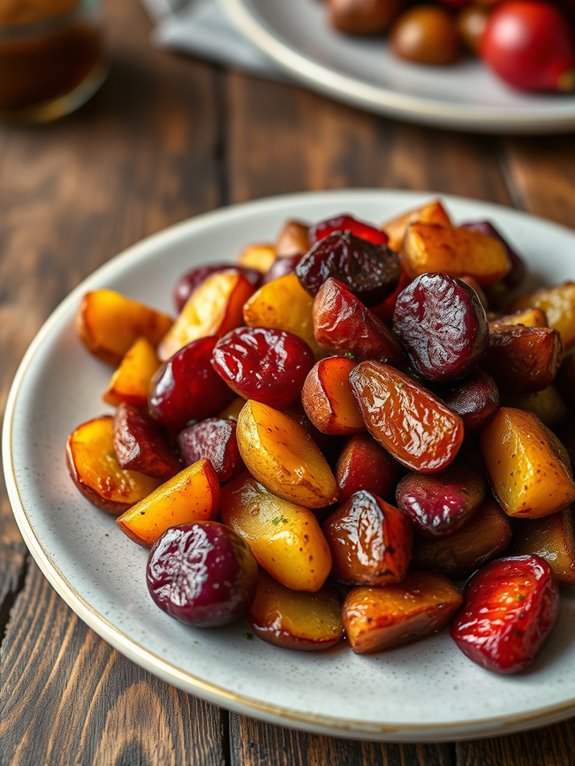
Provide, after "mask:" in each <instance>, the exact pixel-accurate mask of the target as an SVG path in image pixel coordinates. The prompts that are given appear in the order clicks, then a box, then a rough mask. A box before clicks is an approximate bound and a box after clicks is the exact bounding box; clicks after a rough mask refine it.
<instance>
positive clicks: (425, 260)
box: [401, 221, 511, 287]
mask: <svg viewBox="0 0 575 766" xmlns="http://www.w3.org/2000/svg"><path fill="white" fill-rule="evenodd" d="M401 258H402V263H403V267H404V269H405V270H406V271H407V273H408V275H409V276H410V277H417V276H418V275H419V274H424V273H425V272H428V271H441V272H444V273H446V274H450V275H451V276H454V277H461V276H469V277H473V278H474V279H475V280H476V281H477V282H478V284H479V285H481V286H482V287H485V286H487V285H492V284H494V283H495V282H499V281H500V280H502V279H503V278H504V277H505V276H506V275H507V274H508V272H509V270H510V269H511V261H510V259H509V255H508V254H507V250H506V249H505V247H504V246H503V245H502V244H501V243H500V242H498V240H496V239H493V237H490V236H488V235H486V234H483V233H481V232H477V231H467V230H465V229H458V228H455V227H449V226H444V225H442V224H437V223H423V222H419V221H417V222H415V223H411V224H410V225H409V226H408V227H407V231H406V232H405V237H404V240H403V246H402V250H401Z"/></svg>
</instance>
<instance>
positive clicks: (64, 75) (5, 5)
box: [0, 0, 105, 122]
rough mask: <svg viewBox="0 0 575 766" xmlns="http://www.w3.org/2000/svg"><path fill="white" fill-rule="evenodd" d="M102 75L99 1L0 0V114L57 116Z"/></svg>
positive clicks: (29, 118)
mask: <svg viewBox="0 0 575 766" xmlns="http://www.w3.org/2000/svg"><path fill="white" fill-rule="evenodd" d="M104 76H105V65H104V49H103V31H102V15H101V8H100V2H99V1H98V2H95V1H94V0H0V118H4V119H9V120H10V119H14V120H23V121H30V122H41V121H46V120H50V119H55V118H57V117H60V116H62V115H63V114H67V113H68V112H70V111H73V110H74V109H75V108H77V107H78V106H80V105H81V104H82V103H83V102H84V101H86V100H87V99H88V98H89V97H90V96H91V95H92V93H94V92H95V90H97V88H98V87H99V85H100V84H101V82H102V81H103V79H104Z"/></svg>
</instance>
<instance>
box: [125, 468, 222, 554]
mask: <svg viewBox="0 0 575 766" xmlns="http://www.w3.org/2000/svg"><path fill="white" fill-rule="evenodd" d="M219 500H220V483H219V481H218V477H217V476H216V473H215V471H214V469H213V468H212V464H211V463H210V461H209V460H198V461H197V462H196V463H193V464H192V465H189V466H187V467H186V468H184V469H183V470H182V471H180V472H179V473H177V474H176V475H175V476H172V478H171V479H168V480H167V481H165V482H164V483H163V484H161V485H160V486H159V487H157V488H156V489H155V490H154V491H153V492H151V493H150V494H149V495H147V496H146V497H144V498H143V499H142V500H140V502H138V503H136V504H135V505H133V506H132V507H131V508H129V509H128V510H127V511H126V512H125V513H123V514H122V515H121V516H119V517H118V518H117V519H116V524H117V525H118V526H119V527H120V529H121V530H122V532H125V533H126V534H127V535H128V537H130V538H131V539H132V540H134V541H135V542H137V543H139V544H140V545H143V546H145V547H147V548H149V547H150V546H152V545H153V544H154V543H155V542H156V540H157V539H158V537H160V535H162V534H163V533H164V532H165V531H166V529H169V528H170V527H175V526H177V525H178V524H186V523H188V522H191V521H205V520H206V519H215V518H216V515H217V513H218V508H219Z"/></svg>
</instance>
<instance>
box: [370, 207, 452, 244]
mask: <svg viewBox="0 0 575 766" xmlns="http://www.w3.org/2000/svg"><path fill="white" fill-rule="evenodd" d="M415 221H422V222H423V223H436V224H440V225H442V226H451V225H452V223H451V219H450V217H449V214H448V213H447V210H446V209H445V208H444V207H443V205H442V204H441V202H440V201H439V200H433V201H432V202H428V203H427V204H426V205H422V206H421V207H418V208H415V210H408V211H407V212H406V213H402V214H401V215H399V216H397V218H392V219H391V220H390V221H386V222H385V223H384V224H383V226H382V227H381V228H382V229H383V230H384V231H385V233H386V234H387V236H388V237H389V242H388V247H390V248H391V249H392V250H395V251H396V252H400V251H401V246H402V244H403V238H404V236H405V232H406V230H407V227H408V226H409V224H410V223H415Z"/></svg>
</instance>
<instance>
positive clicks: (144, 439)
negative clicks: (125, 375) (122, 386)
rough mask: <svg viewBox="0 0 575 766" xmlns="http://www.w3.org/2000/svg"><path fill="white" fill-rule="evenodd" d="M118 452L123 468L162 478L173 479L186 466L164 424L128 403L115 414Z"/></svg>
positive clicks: (119, 461) (115, 445)
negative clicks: (176, 451) (172, 443)
mask: <svg viewBox="0 0 575 766" xmlns="http://www.w3.org/2000/svg"><path fill="white" fill-rule="evenodd" d="M114 452H115V453H116V459H117V461H118V463H119V464H120V465H121V466H122V468H127V469H129V470H132V471H140V473H145V474H146V475H147V476H156V477H157V478H158V479H169V478H170V477H172V476H174V475H175V474H176V473H178V471H180V470H181V467H182V466H181V465H180V462H179V460H178V459H177V457H176V455H175V453H174V451H173V449H172V448H171V446H170V443H169V441H168V438H167V435H166V433H165V431H164V429H163V428H162V427H161V426H160V424H159V423H157V422H156V421H155V420H153V419H152V418H151V417H150V416H149V415H148V413H147V412H144V411H143V410H140V409H138V408H137V407H134V406H132V405H130V404H126V403H124V402H123V403H122V404H120V406H119V407H118V409H117V410H116V414H115V416H114Z"/></svg>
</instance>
